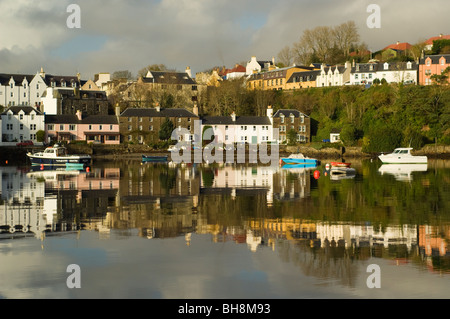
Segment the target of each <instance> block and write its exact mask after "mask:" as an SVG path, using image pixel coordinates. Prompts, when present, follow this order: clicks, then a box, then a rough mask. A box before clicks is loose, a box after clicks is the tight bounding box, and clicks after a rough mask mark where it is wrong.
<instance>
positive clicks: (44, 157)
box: [27, 144, 91, 167]
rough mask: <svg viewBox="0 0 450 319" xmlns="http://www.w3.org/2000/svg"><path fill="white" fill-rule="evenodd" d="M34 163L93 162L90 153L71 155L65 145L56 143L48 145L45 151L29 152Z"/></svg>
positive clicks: (64, 164)
mask: <svg viewBox="0 0 450 319" xmlns="http://www.w3.org/2000/svg"><path fill="white" fill-rule="evenodd" d="M27 156H28V158H29V159H30V161H31V164H32V165H41V166H42V165H44V166H55V167H58V166H61V167H65V166H66V165H67V163H70V164H83V165H87V164H89V163H90V162H91V156H90V155H69V154H68V153H67V149H66V148H65V147H64V146H60V145H58V144H55V145H53V146H50V147H47V148H46V149H45V150H44V151H43V152H37V153H34V154H32V153H30V152H29V153H27Z"/></svg>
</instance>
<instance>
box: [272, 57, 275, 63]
mask: <svg viewBox="0 0 450 319" xmlns="http://www.w3.org/2000/svg"><path fill="white" fill-rule="evenodd" d="M272 64H273V65H275V57H274V56H273V57H272Z"/></svg>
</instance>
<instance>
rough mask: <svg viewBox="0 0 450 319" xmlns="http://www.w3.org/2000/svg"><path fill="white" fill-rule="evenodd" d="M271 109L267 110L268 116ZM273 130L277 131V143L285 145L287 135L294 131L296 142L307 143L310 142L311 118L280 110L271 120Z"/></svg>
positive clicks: (302, 114)
mask: <svg viewBox="0 0 450 319" xmlns="http://www.w3.org/2000/svg"><path fill="white" fill-rule="evenodd" d="M270 112H271V108H269V109H268V113H269V114H270ZM272 124H273V129H274V130H275V129H278V142H279V143H286V142H287V134H288V132H289V131H290V130H294V131H295V132H296V134H297V141H298V142H300V143H309V142H310V141H311V118H310V117H309V116H308V115H306V114H304V113H302V112H300V111H298V110H291V109H280V110H278V111H277V112H276V113H275V114H274V115H273V119H272Z"/></svg>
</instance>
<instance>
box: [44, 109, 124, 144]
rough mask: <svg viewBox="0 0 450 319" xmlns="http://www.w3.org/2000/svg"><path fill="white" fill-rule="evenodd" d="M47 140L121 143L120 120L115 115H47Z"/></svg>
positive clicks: (79, 113) (78, 113) (79, 112)
mask: <svg viewBox="0 0 450 319" xmlns="http://www.w3.org/2000/svg"><path fill="white" fill-rule="evenodd" d="M45 132H46V139H45V141H46V142H48V143H50V142H72V141H85V142H86V143H96V144H111V145H118V144H120V131H119V122H118V119H117V117H116V116H115V115H89V116H86V117H83V116H82V113H81V111H78V112H77V114H76V115H71V114H64V115H45Z"/></svg>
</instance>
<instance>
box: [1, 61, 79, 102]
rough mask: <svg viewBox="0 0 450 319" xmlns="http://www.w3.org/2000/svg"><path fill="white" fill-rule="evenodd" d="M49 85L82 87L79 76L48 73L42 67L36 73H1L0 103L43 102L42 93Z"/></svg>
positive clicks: (55, 86) (71, 87) (69, 87)
mask: <svg viewBox="0 0 450 319" xmlns="http://www.w3.org/2000/svg"><path fill="white" fill-rule="evenodd" d="M48 87H53V88H68V89H73V88H76V87H78V88H79V87H81V82H80V77H79V74H78V75H77V76H55V75H51V74H46V73H45V72H44V70H43V69H42V68H41V71H40V72H37V73H36V74H35V75H29V74H4V73H3V74H0V105H3V106H17V105H32V106H39V105H40V104H41V97H42V94H43V93H44V92H45V90H46V89H47V88H48Z"/></svg>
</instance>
